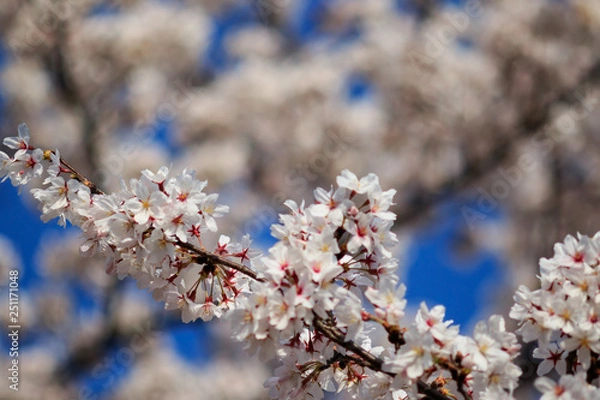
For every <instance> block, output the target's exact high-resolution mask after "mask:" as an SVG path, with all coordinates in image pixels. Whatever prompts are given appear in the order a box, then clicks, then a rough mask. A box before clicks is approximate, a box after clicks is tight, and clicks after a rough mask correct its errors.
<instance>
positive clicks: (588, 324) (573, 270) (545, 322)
mask: <svg viewBox="0 0 600 400" xmlns="http://www.w3.org/2000/svg"><path fill="white" fill-rule="evenodd" d="M599 272H600V234H599V233H597V234H596V235H595V236H594V237H592V238H590V237H588V236H585V235H581V234H579V235H578V236H577V238H575V237H573V236H571V235H568V236H567V237H566V238H565V241H564V243H557V244H555V246H554V257H552V258H550V259H547V258H542V259H541V260H540V275H539V280H540V286H541V287H540V289H537V290H534V291H531V290H529V288H527V287H526V286H520V287H519V289H518V290H517V292H516V293H515V296H514V300H515V304H514V305H513V307H512V309H511V312H510V316H511V318H514V319H516V320H517V321H519V324H520V327H519V329H518V330H517V333H518V334H520V335H521V336H522V337H523V340H524V341H526V342H531V341H537V347H536V349H535V350H534V352H533V356H534V357H536V358H539V359H541V360H542V361H541V363H540V364H539V366H538V369H537V372H538V375H546V374H548V373H549V372H550V371H552V370H555V371H556V372H557V373H558V374H559V375H562V376H563V377H562V378H561V381H560V383H558V384H556V385H553V387H554V388H555V389H556V390H554V389H553V390H554V392H555V393H559V394H563V393H564V396H565V397H564V398H566V396H567V395H570V396H571V398H578V399H579V398H582V399H583V398H598V396H600V389H598V388H596V387H595V386H591V385H587V384H586V382H587V383H590V384H591V383H596V384H597V383H598V381H599V380H598V371H599V367H600V363H599V354H600V318H599V315H600V278H599ZM565 374H569V376H570V375H572V374H578V375H577V377H578V378H577V377H567V376H565ZM582 375H583V376H584V378H583V379H582V378H581V376H582ZM580 381H581V382H580ZM549 382H550V381H549V379H548V378H538V381H537V383H536V385H537V387H538V388H539V389H541V390H542V391H548V392H550V391H551V390H548V386H549V385H550V383H549ZM581 383H583V384H585V385H584V386H585V387H586V388H582V387H581ZM588 386H589V387H588ZM583 391H588V392H589V393H588V394H586V395H585V396H584V395H583V394H581V393H583ZM578 393H579V394H578ZM590 396H591V397H590ZM543 398H544V399H545V398H555V397H552V396H551V395H545V397H543ZM556 398H558V396H557V397H556ZM561 398H563V397H561Z"/></svg>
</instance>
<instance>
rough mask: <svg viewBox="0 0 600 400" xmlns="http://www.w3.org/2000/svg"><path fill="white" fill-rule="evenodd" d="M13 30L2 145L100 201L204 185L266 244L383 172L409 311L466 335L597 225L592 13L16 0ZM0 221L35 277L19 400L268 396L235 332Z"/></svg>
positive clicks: (22, 205) (396, 1) (577, 3)
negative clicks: (307, 210) (348, 173)
mask: <svg viewBox="0 0 600 400" xmlns="http://www.w3.org/2000/svg"><path fill="white" fill-rule="evenodd" d="M0 35H1V36H2V38H1V39H0V41H1V45H0V136H2V137H5V136H13V135H14V134H15V131H16V126H17V125H18V124H19V123H21V122H27V124H28V125H29V126H30V129H31V131H32V135H33V140H34V141H35V143H36V144H37V145H39V146H42V147H46V148H59V149H60V152H61V155H62V156H63V157H64V158H65V159H67V160H69V161H70V162H71V164H73V165H75V166H77V167H78V168H80V169H81V170H82V171H83V172H84V173H85V174H86V175H87V176H89V177H91V178H93V180H94V181H95V182H97V183H98V184H99V186H101V187H102V188H104V189H106V190H111V189H114V188H116V187H118V185H119V179H120V177H122V178H123V179H128V178H131V177H137V176H138V175H139V171H140V170H141V169H143V168H150V169H157V168H158V167H159V166H161V165H171V164H172V165H173V168H174V169H175V170H181V169H183V168H185V167H189V168H193V169H196V170H197V172H198V176H199V177H201V178H202V179H205V178H206V179H208V180H209V184H210V190H211V191H217V192H219V193H221V196H222V197H221V200H222V202H223V203H225V204H228V205H230V206H231V210H232V213H231V215H230V216H229V217H228V218H226V219H225V220H226V222H225V226H223V225H222V226H221V231H222V232H224V233H228V234H230V235H232V236H236V237H240V236H241V235H242V234H244V233H249V234H251V235H252V237H253V238H254V239H255V244H256V246H257V247H259V248H261V249H263V250H265V249H266V248H268V246H269V245H270V244H271V243H272V240H271V239H270V236H269V226H270V224H271V223H273V222H275V221H276V220H277V215H278V213H279V212H281V211H283V208H282V203H283V201H284V200H285V199H287V198H292V199H294V200H301V199H302V198H308V197H309V196H310V192H311V190H312V189H314V188H315V187H317V186H324V187H326V188H328V187H329V185H330V184H331V183H332V182H333V179H334V177H335V176H336V175H337V174H338V173H339V171H341V170H342V169H343V168H349V169H351V170H352V171H354V172H356V173H357V174H359V175H361V174H365V173H367V172H374V173H376V174H378V175H379V176H380V178H381V181H382V186H384V187H393V188H396V189H398V195H397V198H396V202H397V204H396V206H395V212H396V213H397V214H398V220H397V224H396V227H397V233H398V234H399V235H400V237H401V238H403V240H402V248H400V249H398V257H399V259H400V260H401V261H400V262H401V265H402V274H403V279H404V280H405V282H406V283H407V286H408V293H407V298H408V300H409V301H410V304H411V305H412V306H413V307H416V306H418V304H419V302H420V301H423V300H425V301H427V302H428V304H429V305H433V304H440V303H441V304H445V305H446V306H447V310H448V311H447V316H448V317H449V318H453V319H454V320H455V322H458V323H460V324H461V325H462V331H463V332H470V330H471V327H472V325H473V323H474V322H475V321H476V320H477V319H478V318H479V317H483V316H485V315H488V314H489V313H491V312H492V311H493V312H499V313H503V314H507V311H508V308H509V306H510V303H511V297H512V293H513V291H514V289H515V288H516V286H517V285H518V284H528V285H529V286H530V287H534V286H535V283H534V282H535V271H536V269H537V260H538V259H539V257H541V256H550V255H551V251H552V243H554V242H556V241H557V240H562V239H563V238H564V236H565V235H566V234H567V233H569V232H571V233H576V232H581V233H586V234H590V235H592V234H593V233H594V232H596V231H597V230H598V229H599V227H600V217H598V216H597V213H595V212H594V211H595V210H596V209H597V204H598V200H599V198H600V187H599V185H598V182H600V176H599V174H600V168H599V163H600V151H599V150H600V135H599V134H598V133H597V131H596V129H595V126H597V125H598V124H597V122H599V119H600V112H599V110H598V107H597V103H598V96H600V92H599V85H600V59H599V56H598V55H599V54H600V2H598V1H597V0H592V1H590V0H563V1H552V0H530V1H527V2H523V1H519V0H503V1H495V0H453V1H435V0H373V1H364V0H329V1H326V0H254V1H241V0H220V1H218V0H161V1H159V0H112V1H110V0H106V1H102V0H29V1H20V0H4V1H3V3H2V7H1V8H0ZM0 221H2V223H1V224H0V234H1V235H2V236H1V237H0V270H1V271H2V272H1V274H0V276H1V277H2V279H3V280H5V279H6V278H7V277H8V270H9V269H12V268H20V269H21V271H22V274H21V280H20V284H21V317H22V325H23V326H24V329H23V331H22V332H23V337H22V338H21V346H22V349H21V350H22V353H21V359H22V360H23V362H22V371H21V374H22V375H21V378H22V386H21V388H22V389H21V391H20V392H19V393H18V395H19V397H18V398H23V399H60V400H64V399H128V400H131V399H163V398H166V397H168V398H171V399H199V398H211V399H213V398H214V399H229V398H236V399H262V398H265V397H266V394H265V392H264V391H263V390H262V382H263V380H264V379H265V378H266V377H267V376H268V374H269V369H270V368H271V367H272V366H268V365H263V364H261V363H260V362H259V361H257V360H255V359H250V358H249V357H247V356H245V355H243V352H241V351H240V349H239V347H238V346H236V345H234V344H233V343H232V342H231V341H229V339H228V338H229V334H228V327H227V325H226V324H215V323H213V324H210V325H205V324H203V323H195V324H191V325H184V324H182V323H181V322H179V316H177V315H171V314H169V313H167V312H165V311H163V310H162V307H161V305H160V304H156V303H155V302H153V301H152V299H151V298H150V296H148V295H146V294H145V293H144V292H142V291H140V290H138V289H137V288H135V286H134V285H132V283H131V282H129V281H123V282H119V281H117V280H116V279H115V278H113V277H109V276H106V275H105V274H104V265H103V260H102V259H100V258H98V259H85V258H81V257H80V256H79V253H78V234H77V232H76V231H73V230H72V229H70V228H66V229H62V228H56V227H53V226H52V224H48V225H47V226H44V225H42V224H41V221H40V220H39V217H38V212H37V211H36V210H35V207H34V206H33V202H31V201H28V199H27V198H26V197H25V198H24V200H21V198H19V197H17V195H16V191H14V190H13V188H11V187H10V186H9V185H2V186H1V189H0ZM222 224H223V223H222ZM207 240H210V238H209V239H207ZM3 283H6V282H5V281H3ZM2 301H4V302H6V301H7V299H6V296H3V298H2ZM4 314H6V313H2V318H7V315H4ZM2 326H4V327H5V326H7V323H4V324H3V325H2ZM3 343H4V344H5V345H6V344H8V342H7V339H6V335H4V339H3ZM6 353H7V352H5V351H3V352H2V353H1V354H0V361H1V362H3V363H6V362H8V358H7V356H6ZM240 360H243V361H240ZM521 366H522V367H523V369H524V375H523V377H524V380H525V381H527V380H528V379H529V378H531V377H532V376H533V371H534V370H535V360H534V359H532V358H531V357H530V355H529V353H528V350H527V348H525V349H524V353H523V359H522V361H521ZM14 395H15V394H14V393H13V392H12V391H9V390H8V388H7V387H6V385H3V386H2V387H0V397H2V398H15V397H14ZM519 395H520V396H521V397H522V398H530V397H531V392H530V389H528V386H527V385H526V384H525V385H524V388H523V389H522V391H521V393H520V394H519Z"/></svg>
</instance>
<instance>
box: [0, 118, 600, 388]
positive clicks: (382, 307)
mask: <svg viewBox="0 0 600 400" xmlns="http://www.w3.org/2000/svg"><path fill="white" fill-rule="evenodd" d="M29 141H30V137H29V132H28V130H27V128H26V126H24V125H21V126H20V127H19V136H18V137H16V138H8V139H5V140H4V144H5V145H7V146H8V147H9V148H11V149H13V150H15V153H14V155H12V156H9V155H7V154H6V153H3V152H0V159H1V160H2V164H1V165H0V176H2V177H3V180H4V179H7V178H10V180H11V182H12V183H13V184H14V185H18V186H22V185H25V184H27V183H29V182H31V181H32V180H33V179H34V178H35V179H38V178H40V177H43V178H44V179H43V183H42V184H41V185H39V186H40V187H35V188H33V189H32V190H31V192H32V194H33V196H34V197H35V198H36V199H37V200H38V201H39V202H40V206H41V210H42V218H43V219H44V220H50V219H53V218H58V219H59V223H60V224H63V225H64V224H66V222H67V221H69V222H70V223H71V224H73V225H75V226H78V227H79V228H81V230H82V231H83V234H84V238H85V241H84V243H83V244H82V246H81V250H82V251H83V252H86V253H94V252H97V251H101V252H103V253H104V254H105V256H106V258H107V260H108V263H107V271H108V272H109V273H111V274H116V275H117V276H118V277H119V278H123V277H125V276H130V277H132V278H133V279H135V280H136V281H137V283H138V286H140V287H143V288H147V289H148V290H150V291H152V293H153V295H154V297H155V298H156V299H157V300H163V301H164V302H165V307H166V308H167V309H180V310H181V312H182V319H183V321H184V322H191V321H193V320H195V319H198V318H201V319H203V320H205V321H208V320H210V319H212V318H214V317H222V316H225V315H228V316H229V318H230V319H231V321H232V323H233V327H234V333H233V336H234V338H236V339H237V340H239V341H242V342H244V343H245V345H246V347H247V348H248V350H250V351H251V352H258V353H259V354H260V355H261V356H263V357H265V358H271V357H277V358H279V360H280V362H281V366H280V367H279V368H277V370H276V371H275V376H274V377H273V378H271V379H269V380H268V381H267V382H266V386H267V387H269V388H270V389H271V395H272V396H273V397H274V398H303V397H306V396H311V397H315V398H322V397H323V391H337V392H340V391H346V392H348V393H349V394H350V395H351V396H352V397H354V398H390V399H391V398H394V399H395V398H421V397H422V396H423V395H424V396H426V397H427V398H433V399H447V398H454V397H456V396H457V395H461V396H462V397H464V398H466V399H471V398H473V399H509V398H512V391H513V390H514V388H515V387H516V386H517V381H518V378H519V376H520V374H521V371H520V369H519V368H518V367H517V366H516V365H515V364H514V362H513V361H514V359H515V357H516V356H517V355H518V351H519V348H520V346H519V345H518V343H517V340H516V336H515V335H514V334H513V333H510V332H507V331H506V329H505V324H504V320H503V319H502V317H500V316H492V317H490V318H489V320H488V321H487V322H480V323H479V324H477V326H476V328H475V332H474V335H473V337H472V338H471V337H467V336H463V335H460V334H459V331H458V327H457V326H454V325H452V321H445V320H444V314H445V309H444V307H443V306H436V307H433V308H431V309H429V308H428V307H427V306H426V305H425V304H424V303H423V304H421V306H420V309H419V311H418V312H417V314H416V317H415V319H414V320H413V321H408V320H407V318H405V316H404V314H405V311H404V309H405V306H406V300H404V293H405V291H406V288H405V286H404V285H403V284H401V283H399V282H398V276H397V274H396V269H397V260H396V259H395V258H394V257H393V255H392V247H393V245H394V244H395V243H396V241H397V239H396V236H395V235H394V233H392V232H391V230H390V229H391V227H392V226H393V221H394V219H395V215H394V214H393V213H392V212H390V211H389V208H390V206H391V205H392V199H393V196H394V194H395V191H394V190H387V191H384V190H382V189H381V187H380V185H379V180H378V178H377V176H376V175H374V174H369V175H367V176H365V177H362V178H358V177H356V176H355V175H354V174H353V173H351V172H350V171H347V170H344V171H342V173H341V175H340V176H338V178H337V182H336V183H337V188H333V187H332V188H331V189H330V190H325V189H321V188H318V189H316V190H315V192H314V195H315V202H314V203H312V204H310V205H305V204H304V202H302V203H301V204H298V203H296V202H294V201H291V200H288V201H287V202H286V203H285V204H286V206H287V207H288V208H289V210H290V212H289V214H285V215H281V216H280V221H279V223H278V224H275V225H273V226H272V229H271V231H272V234H273V236H274V237H275V238H276V239H278V242H277V243H276V244H275V245H274V246H273V247H272V248H271V249H270V250H269V252H268V254H267V255H261V254H260V253H258V252H256V251H254V250H252V249H251V246H250V244H251V242H250V238H249V237H247V236H245V237H243V238H242V240H241V241H240V242H239V243H237V242H233V241H232V240H231V239H230V238H229V237H227V236H225V235H220V237H219V239H218V241H217V243H216V245H215V248H214V249H213V250H212V251H208V250H206V248H205V244H204V243H203V236H205V233H206V232H217V230H218V229H217V223H216V219H217V218H219V217H221V216H223V215H224V214H225V213H226V212H227V210H228V207H227V206H224V205H220V204H218V203H217V198H218V196H217V195H216V194H207V193H205V192H204V191H203V190H204V188H205V186H206V182H205V181H199V180H196V179H195V174H194V173H193V172H191V171H188V170H184V171H183V172H181V173H180V174H179V175H176V176H171V172H170V171H169V169H168V168H166V167H163V168H161V169H160V170H159V171H158V172H156V173H154V172H152V171H149V170H144V171H142V176H141V178H140V179H132V180H131V181H130V182H129V183H128V184H127V183H125V182H123V183H122V188H121V190H120V191H118V192H115V193H112V194H104V193H103V192H102V191H100V190H99V189H98V188H97V187H96V186H94V185H93V184H92V183H91V182H89V181H88V180H87V179H86V178H85V177H83V176H82V175H81V174H79V173H78V172H77V171H75V169H74V168H73V167H71V166H70V165H69V164H67V163H66V162H64V161H63V160H61V159H60V156H59V153H58V151H54V152H52V151H43V150H42V149H37V148H34V147H33V146H31V145H30V143H29ZM64 173H66V174H69V175H70V179H68V180H65V179H64V178H63V177H62V176H61V174H64ZM194 242H196V243H197V244H194ZM573 246H575V244H569V245H568V246H567V248H566V250H561V249H562V248H559V252H561V254H565V253H566V254H569V255H570V258H569V259H568V260H567V261H569V260H570V261H572V263H582V262H588V261H587V258H586V257H587V255H588V251H587V250H586V251H584V250H585V249H584V250H581V249H579V247H577V248H576V250H573V249H572V248H575V247H573ZM590 248H592V249H593V248H594V247H593V246H592V247H590ZM590 251H591V250H590ZM571 253H573V254H571ZM563 258H564V257H563ZM567 258H568V257H567ZM561 260H562V259H561ZM564 263H565V262H563V261H560V263H559V264H558V265H560V268H561V269H560V271H563V270H565V271H571V269H572V266H571V265H570V264H569V265H568V266H567V267H563V264H564ZM597 264H598V263H595V264H593V265H594V266H596V265H597ZM573 265H579V264H573ZM590 265H592V264H590ZM590 274H591V272H590ZM591 275H593V274H591ZM578 287H586V288H587V287H596V288H597V287H598V285H595V286H593V285H591V284H590V285H584V286H581V285H580V286H578ZM569 296H571V293H569ZM569 296H563V297H564V298H565V299H566V300H569V301H574V300H570V297H569ZM521 297H522V298H525V299H526V300H527V298H526V297H525V296H521ZM559 297H560V296H559ZM576 298H579V299H582V297H581V296H579V297H576ZM594 299H595V297H594ZM363 303H368V305H364V304H363ZM521 303H523V302H522V301H521ZM525 304H527V303H525ZM535 304H538V303H537V302H536V303H535ZM578 304H579V303H578ZM521 307H522V308H523V307H524V306H521ZM537 307H540V305H537ZM367 308H368V309H372V311H369V310H368V309H367ZM535 309H537V308H535ZM517 310H519V309H517ZM515 315H516V314H515ZM560 315H565V314H564V313H563V314H560ZM569 315H570V314H569ZM516 316H517V317H518V315H516ZM554 318H555V317H554ZM563 320H565V318H563ZM577 329H580V328H577ZM577 329H575V328H574V329H573V330H571V331H565V332H564V333H565V334H566V335H568V336H565V337H567V338H568V339H566V340H563V342H562V343H559V344H558V346H559V347H560V348H561V349H564V350H568V351H569V352H571V354H572V359H571V360H570V361H569V363H568V364H569V368H568V371H567V372H570V373H575V372H579V371H580V370H581V369H582V368H583V369H584V370H586V369H587V370H588V381H592V380H594V379H595V376H592V375H593V374H592V375H590V372H589V371H590V369H589V368H591V367H592V366H595V362H596V361H595V360H596V358H597V356H596V353H595V351H596V349H595V347H594V346H595V345H593V340H595V339H596V336H598V333H595V335H596V336H594V333H593V332H595V331H593V332H592V333H590V332H588V331H586V332H583V333H582V334H581V335H580V336H581V338H579V336H577V335H576V331H577V332H579V331H578V330H577ZM376 330H383V331H385V332H387V333H388V338H387V341H386V342H384V343H381V344H380V345H374V343H373V339H372V334H373V333H374V332H375V331H376ZM525 332H526V331H525ZM543 337H545V336H543ZM578 338H579V339H578ZM545 342H548V340H546V341H545ZM545 342H544V343H545ZM571 342H572V343H571ZM586 349H591V350H592V352H590V351H588V350H586ZM575 351H576V352H575ZM579 365H581V367H579ZM539 382H540V383H539V384H538V386H539V387H540V388H542V390H545V389H544V388H545V387H547V386H548V383H547V381H544V380H541V381H539Z"/></svg>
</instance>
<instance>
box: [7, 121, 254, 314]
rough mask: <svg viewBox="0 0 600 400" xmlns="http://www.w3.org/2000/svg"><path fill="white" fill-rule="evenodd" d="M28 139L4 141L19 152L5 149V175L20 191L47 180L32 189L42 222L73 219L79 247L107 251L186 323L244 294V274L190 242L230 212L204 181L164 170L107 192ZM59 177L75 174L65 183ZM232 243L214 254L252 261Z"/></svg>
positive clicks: (22, 132)
mask: <svg viewBox="0 0 600 400" xmlns="http://www.w3.org/2000/svg"><path fill="white" fill-rule="evenodd" d="M29 141H30V135H29V131H28V129H27V127H26V126H25V125H20V126H19V136H18V137H16V138H7V139H5V140H4V144H5V145H6V146H8V147H9V148H11V149H14V150H16V152H15V154H14V155H13V156H12V157H9V156H8V155H7V154H6V153H4V152H0V160H2V165H1V166H0V176H1V177H2V179H3V180H5V179H7V178H10V180H11V182H12V183H13V185H19V186H20V185H24V184H27V183H28V182H30V181H31V180H32V179H33V178H39V177H44V179H43V184H42V185H43V186H44V187H43V188H33V189H32V190H31V193H32V195H33V197H34V198H35V199H37V200H38V201H39V203H40V207H41V209H42V219H43V220H45V221H48V220H51V219H53V218H58V219H59V224H61V225H65V224H66V222H67V221H68V222H69V223H71V224H72V225H74V226H77V227H79V228H81V230H82V231H83V235H84V237H85V242H84V243H83V244H82V245H81V250H82V251H83V252H86V253H89V254H94V253H96V252H97V251H98V250H100V251H102V252H103V253H104V254H105V256H106V258H107V260H108V266H107V271H108V272H109V273H115V274H117V275H118V276H119V278H123V277H125V276H131V277H133V279H135V280H136V281H137V284H138V286H140V287H143V288H148V289H149V290H152V291H153V295H154V297H155V298H156V299H159V300H165V301H166V306H167V308H169V309H175V308H179V309H181V310H182V315H183V320H184V321H185V322H189V321H192V320H195V319H197V318H202V319H204V320H209V319H211V318H213V317H214V316H220V315H221V314H222V313H223V312H224V311H226V310H227V309H229V308H230V306H232V305H233V304H234V299H235V297H236V296H238V295H239V294H240V293H242V292H244V290H245V289H244V288H245V285H246V280H245V278H244V276H243V275H241V274H239V273H238V272H237V271H235V270H223V269H220V268H215V264H214V263H213V262H210V261H209V260H206V259H204V258H202V253H203V252H202V249H200V248H195V247H194V246H193V245H192V242H193V241H197V242H198V245H199V246H202V241H201V234H202V232H205V231H213V232H214V231H216V230H217V224H216V220H215V219H216V218H218V217H220V216H222V215H224V214H225V213H226V212H227V211H228V207H227V206H224V205H220V204H218V203H217V197H218V195H217V194H207V193H205V192H204V191H203V190H204V188H205V186H206V181H199V180H197V179H195V174H194V173H193V172H191V171H187V170H184V171H183V172H182V173H180V174H179V175H177V176H174V177H170V176H169V173H170V171H169V169H168V168H167V167H163V168H161V169H160V170H159V171H158V172H156V173H153V172H151V171H148V170H145V171H143V172H142V176H141V178H140V179H132V180H131V181H130V182H129V184H128V185H127V184H126V183H125V182H122V189H121V190H120V191H118V192H114V193H112V194H104V193H102V192H101V191H100V190H99V189H97V188H96V187H95V186H94V185H93V184H92V183H91V182H89V181H87V180H85V179H82V178H81V177H79V176H77V175H76V172H75V171H73V170H71V169H70V167H68V166H66V165H65V164H64V162H63V161H61V158H60V154H59V152H58V150H56V151H42V150H41V149H39V148H33V147H32V146H31V145H30V144H29ZM61 173H68V174H71V176H72V177H71V178H70V179H66V180H65V178H63V176H60V175H61ZM44 174H45V175H44ZM228 242H229V239H228V238H227V237H225V236H222V237H221V238H220V239H219V243H218V248H217V249H216V252H217V254H222V255H224V256H227V257H231V258H236V259H239V260H242V261H244V260H249V258H248V255H249V241H248V240H247V238H246V239H244V240H242V243H245V244H246V245H245V246H244V245H242V244H229V243H228ZM227 244H229V245H228V246H227ZM184 246H185V247H187V249H186V248H185V247H184ZM225 247H227V250H225ZM190 248H191V249H192V250H191V251H190V250H189V249H190ZM240 275H241V276H240Z"/></svg>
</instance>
